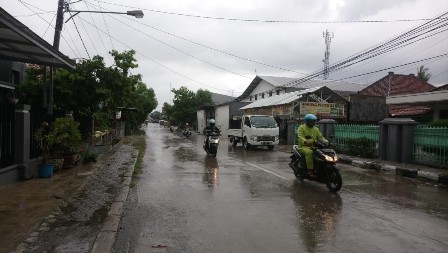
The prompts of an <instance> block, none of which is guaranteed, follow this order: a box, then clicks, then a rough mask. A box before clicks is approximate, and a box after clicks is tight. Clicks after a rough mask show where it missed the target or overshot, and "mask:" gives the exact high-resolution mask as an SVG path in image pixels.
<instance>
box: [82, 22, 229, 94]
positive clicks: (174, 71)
mask: <svg viewBox="0 0 448 253" xmlns="http://www.w3.org/2000/svg"><path fill="white" fill-rule="evenodd" d="M80 18H81V17H80ZM81 19H82V20H83V21H84V22H86V23H87V24H89V25H90V26H92V27H95V26H94V25H93V24H92V23H90V22H89V21H87V20H85V19H83V18H81ZM95 28H96V29H98V31H100V32H102V33H103V34H105V35H107V36H110V35H108V34H107V32H105V31H103V30H101V29H100V28H98V27H95ZM110 38H111V39H113V40H114V41H116V42H118V43H120V44H121V45H123V46H125V47H127V48H129V49H132V48H131V47H130V46H129V45H127V44H125V43H124V42H122V41H121V40H119V39H117V38H115V37H113V36H110ZM135 52H136V53H137V54H139V55H141V56H143V57H144V58H146V59H147V60H149V61H151V62H153V63H154V64H156V65H159V66H160V67H162V68H165V69H167V70H169V71H171V72H173V73H175V74H177V75H179V76H181V77H183V78H185V79H187V80H190V81H192V82H194V83H197V84H199V85H202V86H205V87H208V88H211V89H214V90H218V91H223V92H229V91H231V90H224V89H219V88H216V87H214V86H211V85H207V84H205V83H202V82H199V81H196V80H194V79H192V78H190V77H188V76H186V75H184V74H182V73H180V72H178V71H176V70H174V69H172V68H169V67H167V66H165V65H163V64H161V63H160V62H158V61H156V60H154V59H152V58H150V57H149V56H146V55H145V54H143V53H140V52H139V51H136V50H135Z"/></svg>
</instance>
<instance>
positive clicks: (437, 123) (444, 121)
mask: <svg viewBox="0 0 448 253" xmlns="http://www.w3.org/2000/svg"><path fill="white" fill-rule="evenodd" d="M428 126H429V127H448V119H441V120H436V121H433V122H430V123H428Z"/></svg>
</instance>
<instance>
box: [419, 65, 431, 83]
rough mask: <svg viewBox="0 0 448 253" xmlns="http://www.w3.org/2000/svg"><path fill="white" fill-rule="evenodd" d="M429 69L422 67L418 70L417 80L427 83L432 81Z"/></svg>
mask: <svg viewBox="0 0 448 253" xmlns="http://www.w3.org/2000/svg"><path fill="white" fill-rule="evenodd" d="M428 71H429V69H428V68H425V66H423V65H422V66H420V68H418V69H417V78H419V79H421V80H423V81H425V82H427V81H429V79H431V77H432V75H431V74H429V73H428Z"/></svg>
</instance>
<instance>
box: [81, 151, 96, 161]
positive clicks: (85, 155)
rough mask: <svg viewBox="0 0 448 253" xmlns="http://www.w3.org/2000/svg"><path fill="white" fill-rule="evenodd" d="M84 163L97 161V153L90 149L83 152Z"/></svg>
mask: <svg viewBox="0 0 448 253" xmlns="http://www.w3.org/2000/svg"><path fill="white" fill-rule="evenodd" d="M81 157H82V158H83V159H82V163H90V162H96V159H97V155H96V154H94V153H92V152H90V151H83V152H81Z"/></svg>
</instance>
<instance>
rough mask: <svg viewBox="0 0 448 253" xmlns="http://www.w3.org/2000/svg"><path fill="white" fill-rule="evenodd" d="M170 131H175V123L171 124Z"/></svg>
mask: <svg viewBox="0 0 448 253" xmlns="http://www.w3.org/2000/svg"><path fill="white" fill-rule="evenodd" d="M170 131H171V133H173V132H174V126H173V125H171V126H170Z"/></svg>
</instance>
